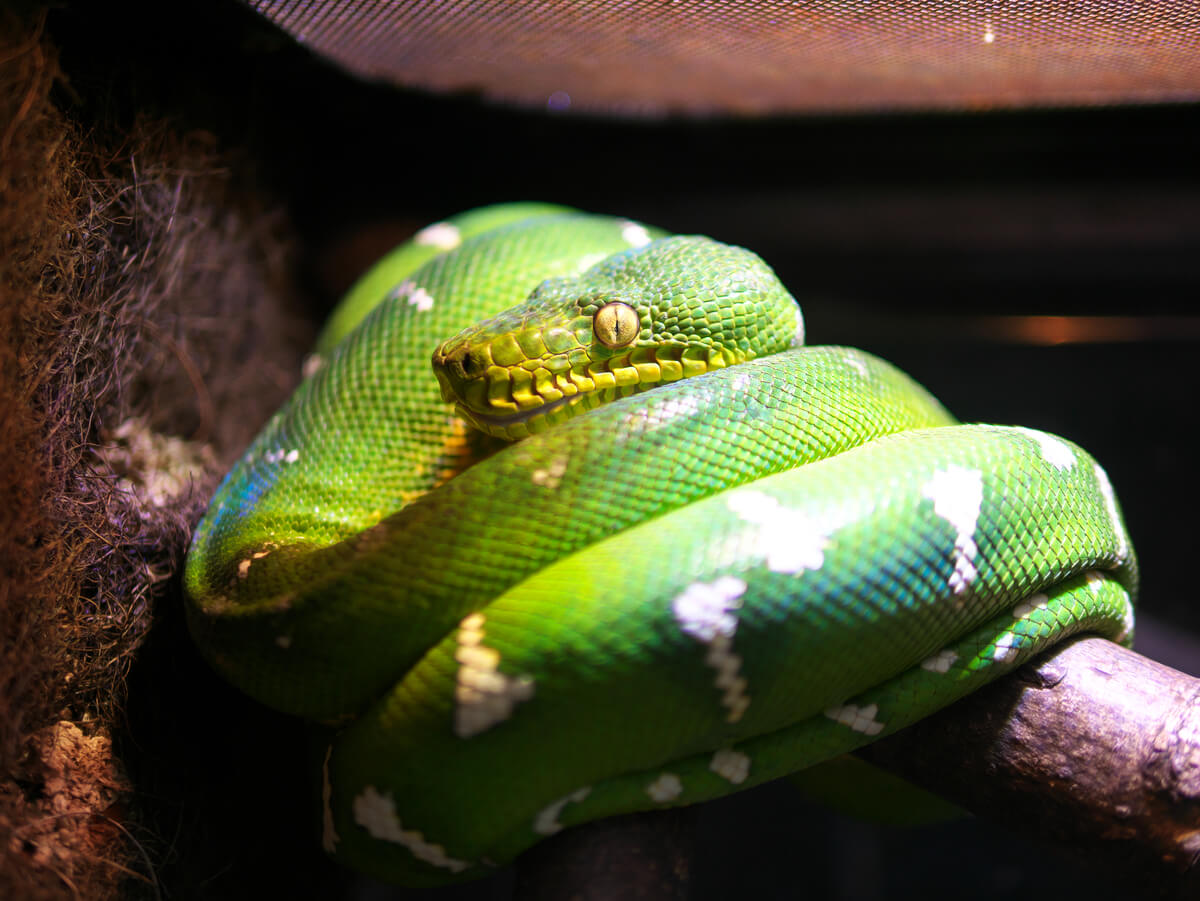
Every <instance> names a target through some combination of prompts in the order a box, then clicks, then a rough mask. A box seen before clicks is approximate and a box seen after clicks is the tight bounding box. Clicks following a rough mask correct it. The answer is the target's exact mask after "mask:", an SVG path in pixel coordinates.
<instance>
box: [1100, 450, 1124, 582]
mask: <svg viewBox="0 0 1200 901" xmlns="http://www.w3.org/2000/svg"><path fill="white" fill-rule="evenodd" d="M1094 470H1095V474H1096V483H1097V484H1098V485H1099V486H1100V493H1101V494H1102V495H1104V506H1105V508H1106V509H1107V510H1108V518H1109V520H1110V521H1111V522H1112V527H1113V532H1115V533H1116V536H1117V555H1118V556H1119V557H1120V558H1121V559H1122V560H1124V559H1126V558H1127V557H1128V556H1129V540H1128V538H1127V537H1126V535H1125V526H1124V524H1123V523H1122V522H1121V514H1120V513H1118V512H1117V495H1116V493H1115V492H1114V491H1113V486H1112V482H1110V481H1109V480H1108V473H1106V472H1105V471H1104V467H1102V466H1101V465H1100V464H1099V463H1097V464H1095V467H1094Z"/></svg>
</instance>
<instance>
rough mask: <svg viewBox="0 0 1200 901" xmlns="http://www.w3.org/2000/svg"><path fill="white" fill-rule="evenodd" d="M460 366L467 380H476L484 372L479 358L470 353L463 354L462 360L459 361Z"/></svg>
mask: <svg viewBox="0 0 1200 901" xmlns="http://www.w3.org/2000/svg"><path fill="white" fill-rule="evenodd" d="M459 365H460V366H461V367H462V371H463V376H464V377H465V378H474V377H475V376H477V375H478V374H479V373H480V372H481V371H482V368H483V367H482V365H481V361H480V359H479V357H477V356H475V355H474V354H470V353H467V354H463V356H462V359H461V360H460V361H459Z"/></svg>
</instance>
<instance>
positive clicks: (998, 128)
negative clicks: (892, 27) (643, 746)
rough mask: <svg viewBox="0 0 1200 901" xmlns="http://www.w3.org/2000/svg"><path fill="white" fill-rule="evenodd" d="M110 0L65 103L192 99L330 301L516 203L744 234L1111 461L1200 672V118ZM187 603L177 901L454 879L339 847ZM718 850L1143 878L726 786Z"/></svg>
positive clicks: (886, 336) (170, 719)
mask: <svg viewBox="0 0 1200 901" xmlns="http://www.w3.org/2000/svg"><path fill="white" fill-rule="evenodd" d="M97 6H98V5H97ZM103 6H104V9H103V10H102V11H101V10H100V9H97V8H93V5H92V4H84V3H78V4H67V5H65V6H63V7H61V8H59V9H56V10H55V11H54V12H53V13H52V15H51V17H50V19H49V23H48V30H49V31H50V33H51V34H52V35H53V37H54V38H55V40H56V41H57V42H58V44H59V45H60V47H61V48H62V65H63V68H64V70H65V71H66V73H67V75H68V81H67V83H66V84H65V85H64V86H63V88H62V103H63V105H64V107H65V108H67V109H68V110H69V112H70V113H71V114H72V115H73V116H75V117H76V118H78V119H79V120H80V121H81V122H83V123H85V124H87V123H98V122H102V121H103V122H105V123H108V124H107V125H106V127H112V123H114V122H115V123H116V124H117V127H120V124H121V123H131V122H132V121H133V119H134V118H135V117H136V116H138V115H139V114H146V113H152V114H155V115H167V116H169V117H171V118H172V119H173V120H174V121H175V122H177V123H178V125H179V127H180V128H183V129H201V130H204V131H207V132H211V133H212V134H213V135H215V136H216V138H217V140H218V141H219V142H220V143H221V144H222V145H223V146H229V147H237V148H239V149H240V150H243V151H245V159H246V160H247V168H246V171H245V172H244V173H243V174H242V175H243V176H244V177H245V178H246V179H248V180H253V182H254V184H255V186H256V188H257V189H261V190H265V191H268V192H270V194H272V195H273V196H274V197H275V198H277V199H278V201H279V203H281V204H282V205H283V206H284V207H285V208H286V210H287V212H288V214H289V216H290V218H291V220H292V223H293V224H294V226H295V228H296V230H297V232H298V234H299V235H300V238H301V246H302V254H301V258H300V266H301V271H302V276H303V284H304V285H305V290H306V297H305V301H306V303H307V304H308V305H309V308H310V310H311V315H312V317H313V319H314V320H317V321H319V320H320V318H321V317H322V316H323V315H324V314H325V312H327V311H328V309H329V308H331V307H332V305H333V304H334V303H335V302H336V300H337V296H338V293H339V291H340V290H342V289H343V288H344V287H346V284H347V280H348V279H349V278H351V277H352V276H353V274H354V272H353V271H350V269H352V268H353V267H350V266H349V264H348V263H347V262H346V261H345V260H343V259H341V258H342V257H343V256H346V257H349V258H350V259H351V260H355V259H356V256H355V255H356V254H360V253H361V252H362V251H361V248H362V246H363V244H364V242H365V243H366V244H370V243H371V242H372V241H375V242H379V241H382V238H381V237H380V236H381V235H391V234H393V233H395V234H397V236H402V234H403V230H404V229H406V228H411V227H413V226H418V225H420V224H423V223H426V222H430V221H434V220H436V219H438V218H441V217H443V216H445V215H448V214H451V213H453V212H456V211H459V210H463V209H467V208H471V207H476V206H481V205H484V204H487V203H491V202H495V201H504V200H525V199H529V200H534V199H537V200H548V201H554V202H559V203H566V204H570V205H574V206H578V207H581V208H583V209H588V210H592V211H596V212H609V213H614V214H620V215H624V216H630V217H634V218H638V219H642V220H644V221H647V222H650V223H653V224H655V225H659V226H662V227H665V228H667V229H670V230H673V231H680V232H696V233H704V234H709V235H711V236H713V237H716V238H719V239H721V240H725V241H729V242H732V243H738V244H744V245H746V246H749V247H751V248H753V249H754V250H756V251H757V252H758V253H759V254H761V255H762V256H763V257H765V258H766V259H767V261H768V262H769V263H771V264H772V265H773V266H774V267H775V269H776V270H777V272H778V273H779V275H780V276H781V277H782V279H783V281H784V282H785V283H786V284H787V285H788V286H789V287H790V288H791V290H792V291H793V293H794V294H795V295H796V296H797V297H798V298H799V300H800V301H801V303H802V305H803V307H804V309H805V313H806V319H807V323H808V334H809V340H810V342H811V343H845V344H853V345H856V346H860V347H863V348H865V349H867V350H870V351H872V352H874V353H876V354H879V355H880V356H883V357H885V358H887V359H889V360H891V361H892V362H894V363H896V364H897V365H899V366H900V367H901V368H903V369H905V370H907V371H908V372H909V373H911V374H912V375H913V376H915V377H916V378H917V379H918V380H919V381H921V382H923V383H924V384H925V385H926V386H927V387H928V388H929V389H930V390H932V391H933V392H934V394H936V395H937V396H938V397H940V398H941V399H942V401H943V402H944V403H945V404H946V405H947V406H948V407H949V408H950V409H951V410H952V411H954V412H955V413H956V414H957V415H958V416H959V417H961V418H963V419H966V420H983V421H992V422H1001V423H1020V424H1023V425H1028V426H1034V427H1038V428H1043V429H1047V430H1050V431H1053V432H1056V433H1058V434H1061V435H1064V436H1066V437H1068V438H1070V439H1072V440H1074V441H1076V442H1078V443H1079V444H1081V445H1083V446H1084V447H1086V448H1087V449H1088V450H1090V451H1091V452H1092V453H1093V454H1094V455H1095V456H1096V457H1097V458H1098V459H1099V460H1100V462H1101V463H1102V464H1103V465H1104V466H1105V467H1106V469H1107V470H1108V472H1109V474H1110V477H1111V479H1112V482H1113V484H1114V486H1115V487H1116V489H1117V492H1118V495H1119V497H1120V498H1121V501H1122V504H1123V507H1124V510H1125V513H1126V517H1127V520H1128V523H1129V528H1130V532H1131V534H1132V537H1133V540H1134V542H1135V545H1136V547H1137V549H1138V551H1139V554H1140V558H1141V563H1142V572H1143V586H1142V594H1141V599H1140V611H1141V613H1142V619H1141V626H1140V636H1139V644H1138V647H1139V649H1140V650H1141V651H1142V652H1143V653H1146V654H1148V655H1150V656H1153V657H1156V658H1158V659H1161V660H1164V661H1165V662H1168V663H1170V664H1171V665H1173V666H1176V667H1178V668H1181V669H1186V670H1190V671H1191V672H1193V673H1197V672H1200V651H1198V650H1197V649H1198V647H1200V638H1198V637H1197V636H1200V605H1197V604H1196V603H1195V602H1194V596H1193V594H1192V592H1193V590H1194V589H1193V587H1192V584H1191V581H1192V573H1191V571H1190V570H1191V563H1192V560H1193V559H1194V556H1195V552H1194V550H1193V541H1192V532H1193V529H1192V527H1191V518H1190V517H1191V515H1192V513H1193V511H1195V510H1196V509H1197V508H1198V507H1200V481H1198V480H1197V478H1196V473H1195V469H1194V463H1193V459H1194V457H1193V451H1192V448H1191V445H1190V437H1191V434H1192V432H1193V427H1192V426H1193V423H1192V417H1193V412H1194V410H1195V406H1196V405H1195V386H1196V384H1197V379H1196V376H1195V372H1194V366H1195V361H1196V359H1197V349H1198V347H1200V313H1197V311H1196V310H1195V309H1194V306H1195V300H1196V297H1197V290H1198V288H1200V274H1198V260H1200V176H1198V175H1197V165H1196V161H1197V159H1200V110H1197V108H1196V107H1194V106H1168V107H1159V108H1119V109H1103V108H1100V109H1088V110H1044V111H1036V112H1030V111H1024V112H1020V111H1018V112H1013V111H1007V112H1005V111H996V112H970V113H938V114H921V113H909V114H891V115H875V116H854V117H846V118H838V117H820V118H805V119H796V118H792V119H783V120H754V121H746V120H741V121H739V120H721V119H710V120H703V121H695V120H693V121H669V120H668V121H661V120H659V121H628V120H610V119H602V118H588V117H581V116H576V115H573V114H563V113H552V112H548V111H545V110H525V111H522V110H516V109H510V108H501V107H496V106H491V105H488V104H486V103H483V102H481V101H479V100H478V99H476V98H473V97H446V96H427V95H422V94H418V93H406V92H403V91H397V90H393V89H390V88H383V87H379V86H373V85H369V84H365V83H362V82H358V81H355V80H353V79H350V78H348V77H346V76H343V75H342V74H340V73H339V72H337V71H335V70H333V69H331V68H330V67H328V66H326V65H325V64H323V63H322V62H321V61H319V60H316V59H314V58H312V57H310V56H309V55H308V54H307V53H306V52H305V51H304V50H303V49H302V48H299V47H297V46H295V45H294V44H292V43H291V42H290V41H289V40H288V39H287V38H286V37H284V36H282V35H281V34H279V33H277V32H276V31H274V30H273V29H272V28H271V27H270V26H268V25H266V24H264V23H262V22H261V21H259V20H258V19H257V18H256V17H255V16H254V15H253V14H251V13H249V12H248V11H246V10H244V9H242V8H241V7H240V6H238V5H236V4H232V3H211V4H205V3H194V2H186V3H179V4H175V5H174V6H173V8H172V10H171V16H170V19H169V21H168V20H166V19H164V13H163V7H161V6H160V5H157V4H142V3H112V4H105V5H103ZM364 236H367V237H365V238H364ZM372 236H374V237H372ZM348 248H349V249H348ZM355 248H357V249H355ZM378 249H379V250H383V249H385V246H380V247H379V248H378ZM366 262H368V260H366V259H362V260H357V263H358V264H365V263H366ZM1016 316H1089V317H1090V316H1105V317H1123V318H1121V319H1118V320H1106V323H1107V324H1106V325H1105V324H1103V323H1102V325H1104V327H1105V328H1107V329H1108V331H1107V332H1105V337H1104V339H1103V340H1099V341H1067V342H1064V343H1054V339H1055V337H1056V336H1058V337H1062V336H1063V335H1065V334H1067V333H1066V332H1064V331H1063V326H1062V324H1059V325H1058V326H1055V324H1054V323H1047V322H1046V321H1045V320H1035V321H1033V322H1032V323H1025V324H1021V323H1016V322H1014V320H1013V319H1011V318H1009V317H1016ZM1021 329H1024V334H1025V335H1026V337H1024V338H1019V337H1015V335H1017V333H1018V332H1019V331H1020V330H1021ZM234 415H235V414H234ZM165 616H166V619H167V625H166V626H164V627H163V628H162V629H160V630H159V634H158V635H156V636H155V638H154V640H153V641H152V642H151V644H150V645H149V646H148V648H147V650H146V653H145V654H144V655H143V659H142V661H141V663H140V664H139V667H138V670H137V671H136V672H135V674H134V679H133V682H132V683H131V690H132V697H131V701H130V707H129V726H130V737H129V738H128V739H127V744H128V749H129V754H130V755H131V759H132V761H133V763H132V766H131V769H132V770H133V771H134V772H133V776H134V778H135V780H136V782H137V785H138V790H139V792H140V794H141V798H142V800H143V802H144V803H145V804H146V807H147V810H148V811H149V814H148V816H149V818H150V820H151V821H154V820H155V819H156V818H157V822H158V823H159V824H160V825H159V826H158V829H159V832H160V833H161V834H162V835H165V836H166V838H165V839H164V840H163V841H162V842H161V843H160V844H159V845H158V846H157V847H156V848H154V849H153V853H154V855H155V860H156V863H157V864H158V872H159V878H160V879H161V881H162V888H163V890H164V895H165V896H167V897H172V898H227V897H256V896H259V895H261V894H262V893H263V892H265V891H268V890H270V892H271V894H295V895H296V896H301V897H302V896H307V895H312V894H318V893H320V894H322V895H324V896H325V897H366V898H391V897H395V898H407V897H424V894H423V893H411V894H410V893H404V892H401V891H399V890H390V889H385V888H383V887H377V886H372V885H364V884H361V883H357V882H355V881H354V880H352V879H347V878H346V877H344V875H343V874H341V873H340V871H338V870H336V868H333V867H332V866H330V865H329V864H327V863H326V862H324V860H323V858H322V857H321V855H320V852H319V851H317V850H316V846H315V843H314V842H313V837H312V835H311V833H310V832H309V823H308V822H307V820H306V819H305V816H306V814H305V811H304V809H303V807H304V804H305V803H306V799H304V798H303V797H300V798H297V797H296V796H297V795H299V794H300V793H302V791H303V789H301V788H298V786H303V785H305V784H306V782H307V779H308V777H307V775H306V774H305V770H304V765H305V761H304V759H303V756H302V754H300V753H299V751H297V748H298V747H300V746H301V745H300V741H301V739H300V738H299V737H298V733H297V731H296V729H295V727H294V726H293V725H292V724H289V723H287V722H285V721H283V720H282V719H281V718H278V717H276V716H275V715H273V714H269V713H266V712H264V711H262V710H260V709H258V708H254V707H253V706H252V705H250V704H249V703H248V702H244V701H242V700H241V699H240V698H239V697H237V696H236V695H235V694H234V693H233V692H232V691H231V690H229V689H226V688H225V687H223V686H222V685H220V684H219V683H217V682H216V680H215V678H213V677H211V676H210V675H208V673H207V671H206V670H205V669H203V667H202V666H201V665H200V664H199V663H198V661H197V660H196V659H195V657H194V655H192V654H191V652H190V650H189V646H188V645H187V644H186V639H184V638H181V635H182V632H181V630H180V628H179V623H178V617H177V615H174V614H171V613H170V612H169V611H168V612H167V614H166V615H165ZM164 630H165V631H164ZM701 838H702V846H701V849H700V851H699V852H698V853H697V856H696V858H695V861H694V867H695V872H696V880H695V885H696V893H695V897H696V898H730V897H747V898H791V897H811V898H821V897H828V898H856V899H857V898H862V899H872V898H909V897H912V898H916V897H926V896H927V895H928V894H929V893H930V892H939V893H941V892H949V893H951V894H953V895H954V896H963V897H971V898H973V899H974V901H986V899H991V898H996V899H1000V898H1005V899H1007V898H1009V897H1011V896H1012V895H1013V893H1014V892H1017V891H1021V890H1025V891H1031V892H1033V893H1034V894H1035V895H1037V896H1041V895H1050V894H1052V893H1055V894H1063V893H1065V894H1066V895H1067V896H1073V895H1075V894H1077V893H1078V894H1082V893H1083V892H1084V891H1085V890H1086V891H1087V892H1089V894H1090V897H1092V898H1093V899H1103V898H1116V897H1118V895H1120V897H1127V893H1120V892H1118V891H1117V890H1115V889H1113V888H1111V887H1110V886H1108V885H1107V884H1105V883H1103V882H1096V881H1091V880H1090V877H1088V876H1087V874H1086V873H1084V872H1083V871H1081V870H1079V869H1077V868H1075V867H1073V866H1072V865H1071V864H1070V863H1069V862H1064V861H1062V860H1061V859H1060V855H1059V854H1058V853H1057V852H1056V851H1055V850H1054V849H1053V848H1046V847H1043V846H1037V845H1034V844H1032V843H1029V842H1026V841H1024V840H1023V839H1022V838H1021V837H1020V836H1018V835H1014V834H1012V833H1011V832H1005V831H1001V830H998V829H995V828H992V827H989V826H988V825H987V824H986V823H984V822H981V821H977V820H968V821H963V822H957V823H953V824H949V825H942V826H934V827H922V828H919V829H914V830H901V829H887V828H876V827H871V826H866V825H862V824H858V823H856V822H854V821H851V820H848V819H844V818H841V817H837V816H834V815H830V814H828V813H825V812H823V811H820V810H817V809H815V808H811V807H809V806H807V805H805V804H804V803H803V802H801V801H800V800H798V799H797V798H796V797H795V796H794V795H793V794H792V793H791V792H789V791H788V790H787V789H786V787H767V788H765V789H760V790H757V791H754V792H750V793H747V794H746V795H743V796H737V797H733V798H730V799H726V800H725V801H722V802H717V803H714V804H711V805H708V806H707V808H706V809H705V811H704V813H703V816H702V829H701ZM510 885H511V876H509V875H502V876H501V877H499V878H498V879H497V880H494V881H492V882H488V883H480V884H475V885H472V886H467V887H463V888H461V889H452V890H449V891H447V892H439V893H430V894H429V895H428V897H431V898H457V897H461V898H493V897H494V898H501V897H507V893H508V891H509V887H510Z"/></svg>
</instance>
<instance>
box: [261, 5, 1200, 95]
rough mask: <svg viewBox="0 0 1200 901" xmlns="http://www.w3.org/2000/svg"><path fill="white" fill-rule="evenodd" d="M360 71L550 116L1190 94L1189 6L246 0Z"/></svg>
mask: <svg viewBox="0 0 1200 901" xmlns="http://www.w3.org/2000/svg"><path fill="white" fill-rule="evenodd" d="M249 2H250V5H251V6H253V7H254V8H255V9H256V10H258V11H259V12H260V13H262V14H263V15H264V16H266V17H267V18H269V19H270V20H272V21H273V22H275V23H276V24H277V25H278V26H279V27H281V28H282V29H283V30H284V31H286V32H288V33H289V34H290V35H291V36H292V37H293V38H295V39H296V40H297V41H299V42H300V43H303V44H305V45H306V46H308V47H309V48H311V49H312V50H313V51H315V52H317V53H319V54H321V55H323V56H325V57H327V58H329V59H330V60H332V61H334V62H335V63H337V64H338V65H340V66H342V67H343V68H345V69H347V70H348V71H350V72H352V73H354V74H355V75H358V76H360V77H362V78H366V79H372V80H379V81H384V82H390V83H393V84H396V85H404V86H409V87H419V88H425V89H429V90H434V91H442V92H470V93H477V94H481V95H483V96H485V97H488V98H490V99H495V100H506V101H513V102H516V103H520V104H522V105H527V106H543V107H546V108H548V109H550V110H552V111H563V110H567V109H572V110H576V111H579V110H583V111H589V112H610V113H625V114H651V115H654V114H666V113H687V114H703V113H734V114H766V113H774V114H777V113H789V112H791V113H802V112H848V111H870V110H899V109H966V108H988V107H1031V106H1050V105H1054V106H1068V105H1088V104H1117V103H1148V102H1164V101H1181V100H1195V99H1197V98H1198V97H1200V7H1198V5H1197V4H1195V3H1191V2H1180V3H1175V2H1172V3H1153V2H1142V0H1094V2H1088V0H1067V2H1064V0H1010V2H1005V0H947V2H923V3H922V2H904V0H899V2H886V3H885V2H850V0H816V2H788V0H740V2H737V0H730V2H720V0H623V2H616V0H607V2H603V0H475V2H470V0H447V2H438V3H431V2H413V0H409V2H386V0H342V2H337V0H249Z"/></svg>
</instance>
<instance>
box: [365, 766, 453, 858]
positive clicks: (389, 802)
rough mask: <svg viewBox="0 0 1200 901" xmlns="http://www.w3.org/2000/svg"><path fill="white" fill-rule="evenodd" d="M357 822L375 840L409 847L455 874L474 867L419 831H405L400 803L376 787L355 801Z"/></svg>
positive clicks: (366, 790)
mask: <svg viewBox="0 0 1200 901" xmlns="http://www.w3.org/2000/svg"><path fill="white" fill-rule="evenodd" d="M354 822H356V823H358V825H360V826H362V827H363V828H364V829H366V830H367V832H369V833H370V834H371V835H372V836H373V837H374V838H378V839H382V840H383V841H385V842H395V843H396V844H398V845H403V846H404V847H405V848H407V849H408V850H409V851H410V852H411V853H412V856H413V857H415V858H417V860H423V861H425V863H428V864H432V865H433V866H435V867H442V868H443V869H446V870H449V871H450V872H451V873H461V872H462V871H463V870H465V869H468V868H469V867H470V866H471V864H469V863H468V862H467V861H465V860H457V859H455V858H453V857H450V856H449V855H447V854H446V849H445V848H443V847H442V846H441V845H437V844H433V843H432V842H428V841H426V840H425V836H424V835H422V834H421V833H420V832H418V831H417V830H416V829H405V828H404V824H403V823H401V822H400V817H399V816H397V815H396V802H395V800H394V799H393V798H392V796H391V795H390V794H386V795H385V794H382V793H381V792H379V791H378V790H377V789H376V788H375V786H373V785H368V786H367V787H366V788H364V789H363V793H362V794H361V795H359V796H358V797H357V798H355V799H354Z"/></svg>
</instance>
